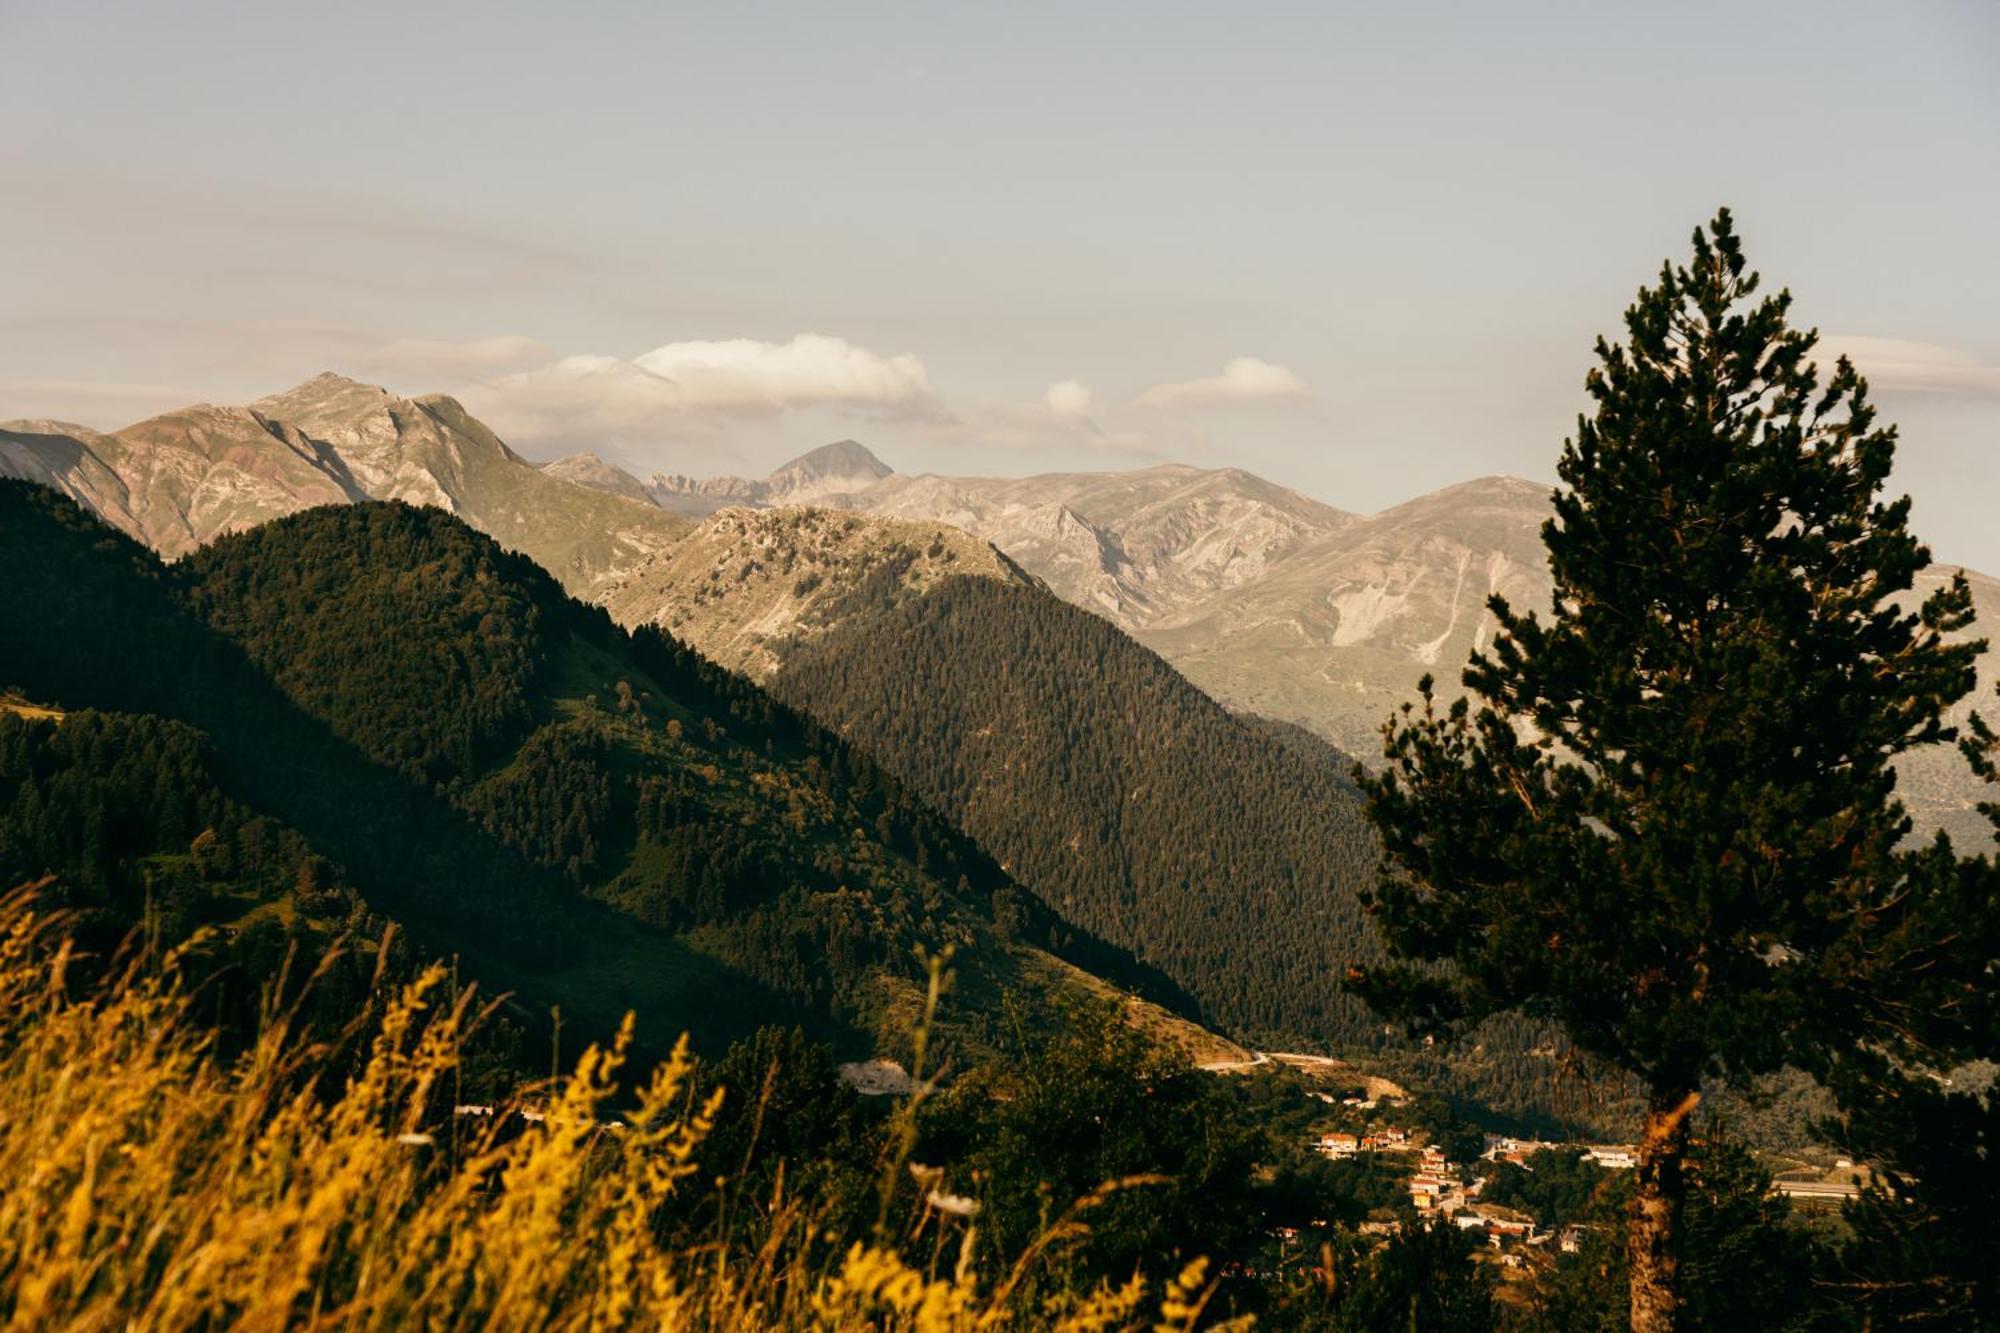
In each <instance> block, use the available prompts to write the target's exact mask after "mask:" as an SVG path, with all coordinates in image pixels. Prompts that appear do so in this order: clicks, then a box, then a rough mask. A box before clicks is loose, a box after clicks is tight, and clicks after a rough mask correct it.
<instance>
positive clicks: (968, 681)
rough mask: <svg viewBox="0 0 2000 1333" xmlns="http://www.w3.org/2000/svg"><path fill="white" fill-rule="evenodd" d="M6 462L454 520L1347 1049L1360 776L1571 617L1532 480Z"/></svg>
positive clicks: (319, 427)
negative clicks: (1408, 715) (1408, 487)
mask: <svg viewBox="0 0 2000 1333" xmlns="http://www.w3.org/2000/svg"><path fill="white" fill-rule="evenodd" d="M0 472H6V473H11V474H13V475H16V476H22V477H26V478H29V479H32V480H36V481H40V482H42V483H44V484H46V485H52V486H54V487H55V488H57V489H59V490H62V491H63V492H65V493H66V494H68V495H69V496H71V497H72V498H74V499H75V500H77V501H78V502H79V503H81V504H82V505H84V506H85V507H86V508H88V509H90V510H92V511H94V512H95V513H96V514H97V515H98V516H99V517H101V518H102V519H103V520H105V521H106V522H109V523H111V524H113V525H114V526H117V527H120V528H122V529H124V530H125V531H126V532H127V533H129V534H130V535H132V536H134V537H137V538H139V539H140V540H141V541H143V542H146V543H147V544H148V545H151V546H152V547H154V549H155V550H157V551H158V552H159V553H160V554H161V555H164V556H167V557H171V558H178V559H179V560H181V561H182V562H186V561H189V560H194V559H197V558H198V557H199V556H200V555H201V553H202V551H203V549H204V548H203V544H204V543H215V542H216V541H217V540H218V539H219V538H221V537H223V536H224V535H226V534H231V533H238V532H242V531H244V530H246V529H252V528H257V527H258V525H260V524H265V525H268V524H269V522H270V520H272V519H274V518H276V517H278V516H280V515H283V514H288V513H294V512H296V511H298V510H302V509H309V508H314V507H316V506H322V505H327V504H336V505H338V504H347V505H354V504H362V505H364V506H365V505H366V504H367V502H369V501H372V500H380V499H399V500H407V501H411V502H414V503H420V504H429V505H433V506H435V507H437V508H440V509H444V510H446V511H448V512H450V513H452V514H454V515H456V516H458V517H459V518H461V519H463V520H464V521H465V522H466V523H468V524H470V525H471V526H472V527H473V528H476V529H479V530H481V531H484V532H486V533H488V534H490V535H491V536H492V537H494V538H495V539H497V540H498V541H499V543H500V544H501V545H502V546H504V547H511V548H514V549H516V550H519V551H521V552H523V553H524V554H526V555H528V556H530V557H531V558H532V559H533V560H535V561H536V562H537V563H539V564H541V565H542V566H543V567H544V568H546V569H547V570H548V571H549V572H550V573H552V574H554V575H556V576H557V578H558V580H559V581H560V582H561V584H562V585H563V587H564V588H565V589H566V590H567V591H568V592H570V593H571V594H573V595H575V596H578V597H580V598H583V599H585V600H587V601H594V602H597V603H598V604H600V605H602V606H603V607H604V608H605V609H606V610H607V611H608V612H609V613H610V615H611V617H612V618H613V619H614V620H615V621H616V622H617V623H618V624H620V625H622V626H624V627H626V628H627V630H649V629H651V628H652V627H658V628H659V629H661V630H664V631H666V633H667V634H669V635H671V636H672V637H671V640H670V641H671V642H675V643H682V644H686V645H687V646H689V647H692V648H694V649H696V650H697V651H698V652H699V653H701V654H702V655H703V656H704V657H706V658H708V659H710V660H711V661H713V662H715V663H717V664H719V665H720V666H722V667H724V668H726V669H728V670H729V671H733V672H738V673H741V674H742V675H744V676H747V677H748V678H750V679H751V680H752V681H755V682H758V683H760V684H761V685H763V686H765V687H767V688H768V689H769V690H770V691H772V692H773V693H774V694H775V695H776V696H777V697H778V698H780V699H782V700H784V701H785V702H786V703H788V704H790V705H791V706H793V707H794V708H797V709H799V710H802V711H803V712H804V713H806V714H809V715H810V716H812V717H813V718H814V719H815V720H817V722H819V723H820V724H822V725H824V726H826V727H828V728H831V729H832V730H833V731H834V732H836V733H838V734H839V735H840V736H841V737H843V738H845V740H846V741H847V742H848V743H849V744H851V745H852V746H853V747H855V749H856V750H857V751H859V752H865V753H866V754H867V755H868V756H869V757H870V758H871V759H872V760H873V761H875V762H877V763H879V764H880V765H881V766H882V767H883V769H884V770H885V771H886V773H887V774H888V775H889V776H890V777H891V778H892V779H894V780H895V781H897V782H899V783H901V784H902V785H903V786H904V787H906V788H907V789H908V790H909V791H910V792H911V793H913V794H914V796H915V797H916V798H918V799H920V800H921V801H922V802H924V803H925V804H927V805H928V806H930V807H931V808H934V809H935V810H937V811H938V812H940V813H941V814H942V815H944V816H945V817H946V818H947V819H949V820H950V821H951V822H952V823H954V824H956V825H957V826H958V827H959V828H961V829H963V830H964V831H965V832H966V833H968V834H970V835H971V836H972V838H973V839H974V840H975V841H976V843H977V844H978V845H979V847H981V848H982V849H983V850H985V851H987V852H990V853H991V854H992V855H993V856H994V857H996V858H997V860H998V862H999V873H1002V874H1005V875H1008V876H1011V877H1012V878H1014V879H1015V880H1017V881H1018V882H1019V883H1020V884H1021V885H1022V886H1023V889H1024V891H1025V892H1027V893H1028V894H1029V895H1030V896H1032V897H1034V898H1035V899H1037V900H1038V901H1040V902H1042V903H1044V904H1046V906H1047V908H1048V909H1049V910H1051V911H1053V912H1054V913H1055V914H1057V916H1058V918H1059V919H1061V920H1064V921H1066V922H1068V923H1073V924H1074V927H1075V928H1076V929H1077V930H1079V931H1080V932H1083V934H1084V935H1087V936H1090V937H1094V938H1097V939H1100V940H1101V941H1102V942H1103V945H1104V947H1107V948H1109V949H1112V950H1114V951H1120V950H1122V951H1125V953H1126V954H1127V955H1128V956H1129V958H1130V960H1131V965H1132V967H1134V968H1136V969H1137V971H1136V972H1135V973H1134V975H1142V974H1145V973H1146V970H1147V969H1153V970H1154V971H1155V972H1156V973H1157V975H1158V978H1159V980H1160V981H1161V982H1162V983H1163V984H1165V985H1166V986H1167V987H1169V988H1178V990H1179V992H1180V994H1181V995H1182V996H1183V997H1184V999H1185V1001H1186V1004H1187V1007H1188V1010H1189V1012H1190V1013H1195V1014H1198V1015H1200V1016H1202V1017H1205V1018H1206V1019H1208V1020H1209V1021H1211V1022H1214V1023H1218V1024H1220V1025H1222V1026H1224V1027H1225V1028H1226V1029H1228V1030H1229V1031H1231V1032H1234V1033H1237V1034H1239V1035H1242V1036H1245V1037H1246V1038H1247V1037H1252V1036H1254V1037H1257V1038H1259V1039H1269V1040H1272V1041H1278V1040H1285V1041H1291V1042H1298V1043H1301V1044H1302V1045H1304V1046H1318V1047H1321V1048H1325V1049H1356V1048H1365V1047H1367V1046H1370V1045H1372V1044H1375V1043H1377V1042H1379V1041H1380V1039H1381V1036H1382V1034H1381V1031H1380V1028H1379V1027H1377V1026H1374V1025H1373V1024H1372V1023H1371V1020H1369V1019H1368V1017H1367V1015H1366V1014H1365V1012H1364V1011H1362V1010H1361V1009H1360V1008H1359V1006H1357V1005H1356V1004H1355V1003H1354V1002H1353V1000H1352V999H1351V997H1348V996H1346V995H1344V994H1342V993H1341V990H1340V985H1339V977H1340V976H1341V975H1342V974H1343V973H1344V971H1345V968H1346V966H1347V965H1348V964H1349V963H1351V962H1353V961H1355V960H1357V959H1363V958H1366V957H1368V956H1369V955H1370V954H1371V953H1372V951H1373V949H1374V947H1375V946H1374V940H1373V932H1372V930H1371V929H1370V928H1369V927H1368V926H1367V925H1366V923H1365V921H1364V919H1363V918H1362V916H1361V914H1360V911H1359V906H1358V900H1359V894H1360V893H1361V891H1362V890H1363V889H1365V887H1366V886H1367V884H1368V883H1369V881H1370V879H1371V877H1372V874H1373V869H1372V867H1373V858H1374V853H1373V850H1372V847H1373V844H1372V841H1371V839H1370V838H1369V836H1368V834H1367V832H1366V828H1365V823H1364V821H1363V820H1362V819H1361V817H1360V812H1359V804H1358V801H1357V800H1356V798H1355V795H1354V793H1353V791H1352V789H1351V787H1349V786H1348V783H1347V779H1346V773H1347V769H1348V764H1349V762H1350V761H1349V760H1348V759H1347V758H1346V756H1345V754H1343V753H1342V751H1346V752H1347V753H1351V754H1358V755H1361V756H1363V757H1364V758H1365V757H1367V756H1368V755H1370V754H1371V753H1372V752H1373V748H1374V747H1373V741H1372V737H1373V733H1374V730H1375V728H1376V727H1377V726H1378V725H1379V723H1380V721H1381V720H1382V718H1383V717H1384V716H1386V715H1387V713H1388V712H1389V710H1390V709H1391V708H1392V707H1394V706H1395V705H1396V704H1397V703H1398V702H1400V701H1402V700H1403V699H1406V698H1408V697H1409V695H1410V694H1411V692H1412V690H1413V687H1414V683H1415V680H1416V678H1417V677H1418V676H1419V675H1420V674H1422V673H1424V672H1426V671H1432V672H1435V673H1436V674H1437V675H1438V676H1439V678H1440V679H1441V681H1443V682H1444V683H1445V685H1446V686H1447V688H1449V687H1450V686H1451V685H1452V684H1453V683H1454V682H1455V678H1456V669H1457V666H1458V665H1459V664H1460V663H1462V662H1463V660H1464V658H1465V655H1466V654H1467V652H1468V651H1470V650H1471V649H1472V648H1473V647H1475V646H1477V645H1479V644H1482V643H1483V642H1485V641H1486V636H1487V635H1488V634H1489V633H1490V617H1489V616H1488V615H1487V613H1486V611H1485V609H1484V603H1485V600H1486V598H1487V597H1488V596H1489V595H1490V594H1492V593H1494V592H1499V593H1501V594H1502V595H1505V596H1507V597H1508V598H1509V599H1510V600H1511V601H1513V602H1514V603H1515V604H1517V605H1527V606H1534V605H1545V604H1546V602H1547V600H1548V598H1549V596H1550V591H1549V590H1550V583H1549V579H1548V574H1547V570H1546V566H1545V565H1544V563H1543V561H1542V555H1541V548H1540V542H1539V535H1538V534H1539V527H1540V524H1541V522H1542V521H1543V518H1544V515H1545V513H1546V505H1547V494H1546V491H1545V490H1544V488H1542V487H1540V486H1537V485H1535V484H1533V483H1529V482H1525V481H1520V480H1516V479H1511V478H1489V479H1482V480H1478V481H1474V482H1468V483H1466V484H1464V485H1461V486H1457V487H1452V488H1448V489H1446V490H1444V491H1440V492H1437V493H1435V494H1433V495H1429V496H1425V497H1421V498H1419V499H1418V500H1415V501H1412V502H1410V503H1408V504H1405V505H1401V506H1397V507H1395V508H1393V509H1390V510H1386V511H1384V512H1382V513H1379V514H1374V515H1360V514H1353V513H1348V512H1344V511H1342V510H1339V509H1336V508H1333V507H1331V506H1329V505H1326V504H1324V503H1321V502H1319V501H1317V500H1313V499H1311V498H1309V497H1306V496H1303V495H1300V494H1298V493H1297V492H1294V491H1291V490H1288V489H1286V488H1283V487H1280V486H1276V485H1273V484H1272V483H1269V482H1267V481H1264V480H1262V479H1260V478H1257V477H1255V476H1253V475H1251V474H1248V473H1245V472H1242V471H1240V470H1236V469H1217V470H1202V469H1196V468H1190V467H1182V466H1166V467H1155V468H1147V469H1140V470H1135V471H1129V472H1120V473H1071V474H1055V475H1050V476H1043V477H1030V478H1017V479H999V478H948V477H936V476H925V477H905V476H902V475H900V474H897V473H895V472H894V471H893V470H892V469H890V468H889V467H888V466H887V465H885V464H883V463H882V462H881V461H880V460H878V459H876V458H875V457H874V456H873V455H872V454H871V453H870V452H869V451H868V450H866V449H865V448H864V447H863V446H861V445H859V444H857V443H855V442H852V441H843V442H841V443H839V444H836V445H830V446H826V447H824V448H821V449H817V450H814V451H812V452H811V453H808V454H806V455H804V456H802V457H800V458H798V459H795V460H793V461H792V462H790V463H788V464H786V465H785V466H783V467H781V468H779V469H777V470H776V471H774V472H773V473H772V474H771V475H770V476H769V477H766V478H763V479H760V480H747V479H743V478H719V479H713V480H709V481H694V480H690V479H688V478H682V477H654V478H652V479H651V480H649V481H642V480H640V479H639V478H637V477H635V476H633V475H631V474H630V473H627V472H624V471H623V470H621V469H618V468H617V467H615V466H614V465H612V464H610V463H608V462H606V461H604V460H602V459H600V458H597V457H595V456H593V455H587V454H586V455H573V456H571V457H569V458H566V459H562V460H558V461H556V462H553V463H549V464H545V465H543V466H541V467H537V466H535V465H533V464H531V463H529V462H527V461H526V460H524V459H522V458H520V457H519V456H518V455H516V454H514V453H513V452H512V451H511V450H510V449H508V448H507V446H506V445H505V444H504V443H503V442H501V441H500V440H499V439H498V438H497V437H496V436H494V435H493V433H492V432H491V431H489V430H487V429H486V428H485V427H484V426H483V425H481V424H480V423H479V422H477V421H476V420H474V419H473V418H471V417H470V416H468V415H467V414H466V413H465V412H464V410H463V409H462V408H461V407H459V405H458V404H457V403H455V402H454V401H452V400H450V399H445V398H423V399H405V398H400V397H397V396H395V395H392V394H389V393H386V392H385V391H383V390H381V389H377V388H373V387H370V386H366V385H361V384H357V383H355V382H353V381H349V380H344V379H341V378H340V377H337V376H321V377H319V378H317V379H315V380H312V381H308V382H307V383H306V384H303V385H300V386H299V387H298V388H296V389H293V390H291V391H288V392H286V393H283V394H278V395H273V396H272V397H269V398H265V399H262V400H259V401H258V402H257V403H254V404H251V405H250V406H248V407H244V408H216V407H196V408H189V409H184V410H183V411H180V412H175V413H168V414H166V415H164V416H162V417H159V418H154V419H153V420H151V421H148V422H143V423H140V424H138V425H136V426H132V427H128V428H125V429H124V430H120V431H117V432H114V433H112V434H109V435H104V434H99V433H97V432H94V431H89V430H87V429H85V428H82V427H72V426H66V425H62V424H60V423H13V424H10V425H8V426H6V427H5V428H0ZM258 530H259V531H261V530H262V529H261V528H259V529H258ZM253 535H254V534H253ZM231 540H232V541H233V540H235V539H234V538H232V539H231ZM223 544H224V545H227V544H229V543H227V542H225V543H223ZM1975 591H1976V593H1977V594H1978V595H1979V596H1980V598H1981V600H1982V602H1983V603H1984V604H1986V605H1993V606H2000V597H1996V596H1995V593H1996V592H2000V589H1995V588H1994V586H1993V585H1992V583H1991V581H1989V580H1985V579H1977V578H1976V579H1975ZM319 595H322V596H323V595H324V594H319ZM1168 664H1171V667H1172V669H1168ZM7 683H9V682H7V681H6V680H0V684H7ZM13 683H19V682H18V681H17V682H13ZM382 688H383V690H384V691H385V692H386V691H388V690H390V689H391V688H393V687H392V686H391V684H390V683H389V682H386V681H385V682H384V683H383V685H382ZM551 706H553V705H551ZM1904 776H1905V783H1906V790H1908V791H1909V792H1910V794H1911V799H1912V803H1913V805H1914V806H1915V807H1916V809H1917V811H1918V814H1919V817H1920V819H1921V820H1922V821H1924V822H1926V823H1930V824H1944V825H1945V826H1948V827H1953V828H1954V830H1955V831H1969V832H1971V833H1973V834H1976V835H1981V836H1983V835H1984V834H1985V833H1986V829H1985V826H1984V824H1983V821H1980V820H1979V819H1978V818H1977V816H1976V815H1975V814H1973V813H1972V811H1971V806H1972V803H1973V802H1974V801H1975V800H1976V799H1977V798H1978V796H1979V795H1980V794H1981V793H1980V792H1979V791H1978V790H1977V789H1976V787H1974V786H1973V784H1971V783H1970V782H1969V781H1967V780H1966V778H1965V777H1964V776H1963V775H1962V773H1961V772H1960V771H1959V770H1958V769H1957V767H1956V766H1955V758H1954V757H1953V756H1950V755H1934V756H1927V757H1926V758H1925V759H1924V761H1922V762H1921V763H1917V764H1912V765H1911V766H1909V768H1907V769H1906V771H1905V774H1904ZM1528 1044H1532V1043H1531V1042H1530V1043H1528ZM1523 1049H1525V1046H1524V1047H1523ZM1510 1077H1511V1075H1510ZM1502 1100H1504V1099H1502ZM1530 1100H1531V1099H1530Z"/></svg>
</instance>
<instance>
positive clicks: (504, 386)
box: [465, 333, 949, 443]
mask: <svg viewBox="0 0 2000 1333" xmlns="http://www.w3.org/2000/svg"><path fill="white" fill-rule="evenodd" d="M465 397H466V400H467V404H468V406H471V407H473V409H474V410H475V411H479V412H482V413H485V414H488V415H490V417H491V419H492V421H493V423H494V425H495V426H496V428H498V429H499V430H500V431H501V433H502V434H505V435H507V436H508V437H509V438H516V437H518V438H519V439H521V440H524V441H527V442H530V443H540V442H545V441H551V440H590V441H630V442H634V443H643V442H646V441H650V440H663V439H672V438H679V437H683V436H685V435H687V434H690V433H699V432H703V431H706V430H709V429H711V428H713V427H714V426H716V425H718V424H721V423H722V422H725V421H727V420H730V419H737V418H746V417H769V416H774V415H777V414H779V413H783V412H789V411H793V410H798V409H811V408H822V409H828V408H830V409H835V410H839V411H844V412H847V413H850V414H852V413H857V412H858V413H861V414H865V415H869V416H872V417H874V418H876V419H878V420H879V419H885V418H886V419H900V420H930V421H939V420H945V419H948V415H949V414H947V413H946V412H945V411H944V409H943V408H942V406H941V405H940V404H939V402H938V400H937V397H936V395H935V394H933V393H932V391H931V385H930V376H929V374H928V372H927V371H926V370H925V369H924V363H923V362H922V361H921V360H919V359H918V358H917V357H915V356H912V355H909V354H907V353H905V354H902V355H898V356H883V355H881V354H880V353H877V352H873V351H870V350H869V349H868V348H866V347H860V346H857V345H855V344H853V343H850V342H848V341H847V340H846V339H844V338H834V337H828V336H826V335H824V334H817V333H802V334H799V335H798V336H797V337H795V338H793V339H791V340H790V341H789V342H782V343H774V342H760V341H757V340H755V339H750V338H731V339H725V340H721V341H714V342H676V343H668V344H666V345H665V346H663V347H656V348H654V349H653V350H652V351H650V352H646V353H644V354H642V355H640V356H636V357H633V358H631V359H630V360H626V359H624V358H621V357H615V356H566V357H563V358H561V359H560V360H557V361H552V362H550V363H548V364H547V365H543V366H538V367H535V368H533V369H529V370H521V371H516V372H514V373H512V374H505V375H499V376H496V377H494V378H491V379H488V380H486V381H485V382H484V383H482V384H480V385H477V386H476V387H473V388H470V389H468V390H467V391H466V392H465Z"/></svg>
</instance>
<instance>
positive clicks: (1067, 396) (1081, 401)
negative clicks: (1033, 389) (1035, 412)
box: [1042, 380, 1091, 417]
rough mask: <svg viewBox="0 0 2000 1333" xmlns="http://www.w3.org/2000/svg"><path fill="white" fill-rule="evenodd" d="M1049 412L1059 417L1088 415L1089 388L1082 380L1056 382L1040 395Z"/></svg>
mask: <svg viewBox="0 0 2000 1333" xmlns="http://www.w3.org/2000/svg"><path fill="white" fill-rule="evenodd" d="M1042 401H1044V402H1045V403H1047V404H1048V406H1049V411H1050V412H1052V413H1054V414H1055V415H1056V416H1059V417H1084V416H1089V415H1090V402H1091V396H1090V386H1089V385H1088V384H1085V383H1084V382H1083V381H1082V380H1057V381H1056V382H1055V383H1054V384H1051V385H1050V386H1049V387H1048V391H1047V392H1046V393H1044V394H1043V395H1042Z"/></svg>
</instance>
